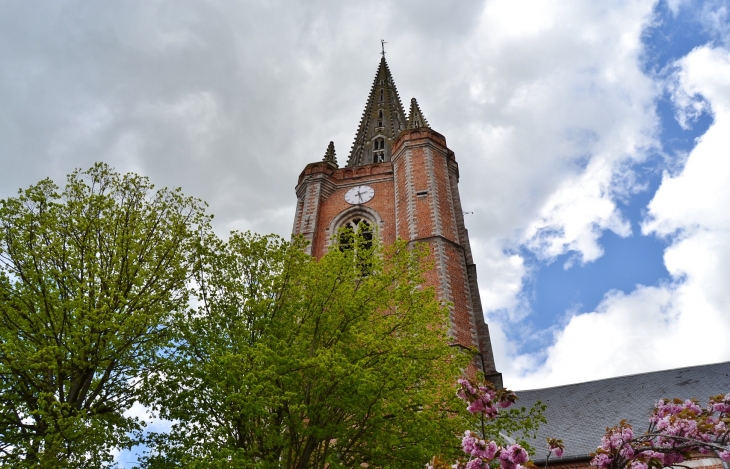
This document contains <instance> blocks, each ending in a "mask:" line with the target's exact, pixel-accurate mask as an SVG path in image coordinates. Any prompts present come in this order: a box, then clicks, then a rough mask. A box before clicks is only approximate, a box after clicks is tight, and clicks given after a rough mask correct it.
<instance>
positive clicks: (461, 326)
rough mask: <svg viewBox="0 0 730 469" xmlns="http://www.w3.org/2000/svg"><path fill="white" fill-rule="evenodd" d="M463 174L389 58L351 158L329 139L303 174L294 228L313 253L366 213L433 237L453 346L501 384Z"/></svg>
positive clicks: (384, 235) (380, 225)
mask: <svg viewBox="0 0 730 469" xmlns="http://www.w3.org/2000/svg"><path fill="white" fill-rule="evenodd" d="M458 181H459V166H458V164H457V163H456V158H455V157H454V152H453V151H451V150H449V148H448V147H447V146H446V139H445V138H444V136H443V135H441V134H439V133H438V132H435V131H433V130H431V128H430V127H429V125H428V122H427V121H426V118H425V117H424V116H423V113H422V112H421V109H420V108H419V106H418V103H417V102H416V99H415V98H413V99H411V107H410V112H409V114H408V117H406V115H405V112H404V111H403V105H402V104H401V101H400V97H399V96H398V91H397V90H396V88H395V82H394V81H393V77H392V76H391V74H390V69H389V68H388V64H387V63H386V61H385V56H383V58H382V59H381V60H380V65H379V67H378V72H377V73H376V75H375V81H374V82H373V86H372V88H371V89H370V95H369V96H368V100H367V103H366V105H365V112H364V113H363V115H362V119H361V120H360V126H359V127H358V129H357V135H356V136H355V143H354V144H353V145H352V150H351V151H350V156H349V158H348V161H347V165H346V166H345V167H344V168H339V167H338V165H337V159H336V157H335V147H334V144H333V142H330V144H329V146H328V147H327V151H326V153H325V156H324V158H323V159H322V161H321V162H317V163H311V164H308V165H307V166H306V167H305V168H304V171H302V173H301V174H300V175H299V182H298V184H297V186H296V194H297V209H296V214H295V216H294V228H293V234H294V235H302V236H304V238H306V239H307V240H308V241H309V243H310V244H309V247H308V248H307V249H308V252H309V254H311V255H313V256H315V257H320V256H322V255H323V254H324V253H325V252H326V251H327V249H328V248H329V246H330V243H331V238H332V235H333V234H334V233H336V232H337V230H338V229H339V228H341V227H343V226H346V225H348V224H350V226H353V227H355V226H357V225H358V223H359V222H361V221H362V222H366V223H368V224H369V225H370V226H377V233H378V235H379V236H380V237H381V240H382V241H383V243H385V244H389V243H392V242H394V241H395V240H396V238H402V239H405V240H408V241H409V242H411V243H416V242H421V243H428V245H429V247H430V251H431V257H432V260H433V261H434V265H435V268H434V269H433V270H431V271H429V272H427V273H426V284H428V285H431V286H434V287H435V288H436V291H437V294H438V297H439V298H440V299H441V300H446V301H448V302H449V303H450V304H451V305H452V306H451V307H450V319H451V328H450V330H449V333H450V335H451V337H452V338H453V341H454V345H455V346H463V347H469V348H476V349H477V350H478V352H479V356H478V357H477V360H476V364H477V366H478V367H479V368H481V369H482V370H483V371H484V374H485V376H486V377H487V378H488V379H489V380H490V381H492V382H493V383H494V384H496V385H498V386H500V387H501V386H502V375H501V373H499V372H498V371H497V369H496V366H495V364H494V354H493V353H492V344H491V341H490V338H489V328H488V327H487V324H486V323H485V322H484V316H483V313H482V304H481V299H480V297H479V288H478V285H477V271H476V265H475V264H474V260H473V259H472V254H471V247H470V245H469V234H468V232H467V230H466V228H465V227H464V212H463V211H462V208H461V200H460V199H459V187H458Z"/></svg>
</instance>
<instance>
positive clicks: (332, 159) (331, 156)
mask: <svg viewBox="0 0 730 469" xmlns="http://www.w3.org/2000/svg"><path fill="white" fill-rule="evenodd" d="M322 161H324V162H325V163H332V164H334V165H335V167H337V156H335V142H330V144H329V145H327V151H326V152H325V154H324V158H322Z"/></svg>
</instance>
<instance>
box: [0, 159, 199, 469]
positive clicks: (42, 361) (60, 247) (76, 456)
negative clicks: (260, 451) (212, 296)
mask: <svg viewBox="0 0 730 469" xmlns="http://www.w3.org/2000/svg"><path fill="white" fill-rule="evenodd" d="M208 221H209V220H208V218H207V217H206V216H205V214H204V207H203V204H202V203H201V202H200V201H198V200H195V199H191V198H187V197H184V196H183V195H182V194H181V193H180V192H179V190H173V191H169V190H165V189H163V190H159V191H154V190H153V186H152V185H151V184H150V183H149V181H148V180H147V179H146V178H143V177H140V176H137V175H134V174H127V175H120V174H118V173H115V172H113V171H112V170H111V169H110V168H109V167H107V166H106V165H103V164H97V165H95V166H94V167H93V168H91V169H89V170H88V171H80V170H77V171H75V172H74V173H72V174H71V175H69V176H68V180H67V184H66V186H65V188H64V189H63V191H59V188H58V187H57V186H56V185H55V184H53V182H52V181H50V180H48V179H46V180H43V181H41V182H39V183H38V184H36V185H34V186H31V187H30V188H28V189H26V190H24V191H20V192H19V195H18V196H17V197H14V198H9V199H6V200H2V201H0V396H2V398H1V399H0V465H3V466H5V465H11V466H13V467H34V468H36V467H37V468H41V467H42V468H51V467H101V466H103V465H105V464H108V463H110V461H111V455H110V450H111V449H112V448H115V447H125V446H129V445H131V444H132V443H133V440H134V438H133V436H132V432H135V431H138V430H140V428H141V426H142V424H143V422H140V421H139V420H137V419H135V418H132V417H128V416H125V415H124V413H125V411H127V410H128V409H129V408H130V407H131V406H132V405H133V404H134V403H135V401H136V400H137V399H138V396H139V390H140V387H141V385H142V384H143V383H144V381H145V379H146V377H147V375H148V374H149V373H150V372H151V371H154V370H155V369H156V368H155V367H156V362H157V361H158V360H157V357H158V354H159V350H160V347H162V346H165V345H166V344H167V343H168V341H169V337H170V335H169V333H168V330H169V328H168V327H167V326H168V323H169V319H170V314H171V312H172V311H175V310H177V309H179V308H181V307H185V306H186V305H187V303H188V294H187V289H186V282H187V279H188V278H189V272H190V271H191V270H190V268H189V267H190V266H189V265H188V262H187V259H188V258H189V257H190V252H192V250H193V249H194V247H195V245H196V244H197V243H196V242H195V239H196V237H197V233H198V231H205V230H207V226H208Z"/></svg>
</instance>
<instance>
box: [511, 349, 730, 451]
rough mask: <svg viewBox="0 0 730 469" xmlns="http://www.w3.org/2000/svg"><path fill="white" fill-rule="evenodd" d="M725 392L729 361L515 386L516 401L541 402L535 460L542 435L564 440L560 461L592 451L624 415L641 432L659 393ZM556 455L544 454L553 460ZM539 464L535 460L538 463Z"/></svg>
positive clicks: (704, 395) (702, 395)
mask: <svg viewBox="0 0 730 469" xmlns="http://www.w3.org/2000/svg"><path fill="white" fill-rule="evenodd" d="M728 392H730V362H724V363H716V364H713V365H703V366H693V367H688V368H677V369H674V370H665V371H655V372H652V373H642V374H637V375H630V376H621V377H618V378H610V379H602V380H599V381H589V382H587V383H578V384H570V385H566V386H557V387H554V388H544V389H533V390H528V391H516V393H517V397H518V401H517V405H520V406H527V407H529V406H531V405H532V404H534V403H535V402H536V401H538V400H540V401H542V402H543V403H545V404H547V411H546V417H547V421H548V423H547V424H546V425H542V426H541V427H540V431H539V432H538V436H537V439H536V440H535V441H534V442H532V444H533V447H534V448H535V451H536V453H537V454H535V455H534V456H533V460H535V462H536V463H537V462H540V460H543V461H544V458H545V453H546V451H547V449H546V446H545V438H546V437H548V436H549V437H554V438H560V439H562V440H563V442H564V443H565V454H564V455H563V458H562V459H563V460H566V462H567V461H568V460H571V459H578V458H582V457H586V456H587V455H589V454H590V453H592V452H593V451H595V450H596V447H597V446H598V445H599V444H600V442H601V437H602V436H603V435H604V433H605V431H606V427H612V426H614V425H616V424H618V423H619V422H620V421H621V419H626V420H627V421H628V422H629V423H630V424H631V425H633V427H634V431H635V432H637V433H643V432H644V431H646V428H647V426H648V418H649V415H650V414H651V410H652V409H653V407H654V403H655V402H656V400H657V399H660V398H663V397H664V398H674V397H678V398H681V399H689V398H697V399H699V401H700V402H701V403H703V404H705V403H706V402H707V399H708V398H709V397H710V396H714V395H717V394H721V393H722V394H725V393H728ZM559 459H560V458H557V460H556V458H550V461H551V462H553V461H555V462H558V461H559ZM538 465H539V464H538Z"/></svg>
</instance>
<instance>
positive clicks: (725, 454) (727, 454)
mask: <svg viewBox="0 0 730 469" xmlns="http://www.w3.org/2000/svg"><path fill="white" fill-rule="evenodd" d="M718 456H720V459H722V460H723V461H725V462H730V451H720V452H719V453H718Z"/></svg>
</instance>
